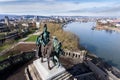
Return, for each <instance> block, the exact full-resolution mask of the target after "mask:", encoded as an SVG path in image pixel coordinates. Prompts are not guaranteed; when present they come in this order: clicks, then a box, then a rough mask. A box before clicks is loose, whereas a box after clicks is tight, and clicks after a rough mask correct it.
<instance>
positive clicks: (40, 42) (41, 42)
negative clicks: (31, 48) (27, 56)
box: [36, 24, 50, 57]
mask: <svg viewBox="0 0 120 80" xmlns="http://www.w3.org/2000/svg"><path fill="white" fill-rule="evenodd" d="M49 37H50V32H49V31H47V24H45V25H44V28H43V32H42V33H41V34H40V35H39V36H38V37H37V40H36V45H37V46H38V47H39V51H38V56H39V57H40V56H41V55H40V50H41V47H42V46H44V47H45V46H46V45H47V44H48V42H49V41H50V39H49Z"/></svg>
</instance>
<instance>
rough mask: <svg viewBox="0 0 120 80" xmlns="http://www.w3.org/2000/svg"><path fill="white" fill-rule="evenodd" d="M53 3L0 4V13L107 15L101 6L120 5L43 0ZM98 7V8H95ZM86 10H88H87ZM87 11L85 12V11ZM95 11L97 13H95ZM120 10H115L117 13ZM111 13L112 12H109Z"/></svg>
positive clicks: (113, 5) (114, 4) (113, 4)
mask: <svg viewBox="0 0 120 80" xmlns="http://www.w3.org/2000/svg"><path fill="white" fill-rule="evenodd" d="M44 1H50V2H53V3H49V2H47V3H44V2H42V3H40V2H39V3H38V2H34V3H33V2H28V3H16V4H4V5H0V13H10V14H36V15H92V16H93V15H95V16H96V15H107V13H105V12H102V9H103V8H106V9H107V8H109V9H110V8H113V7H117V6H120V4H119V3H118V4H116V3H113V2H86V3H73V2H56V1H55V0H44ZM97 9H100V10H97ZM72 10H80V11H81V12H69V11H72ZM87 10H88V11H87ZM86 11H87V12H86ZM96 11H98V12H99V13H97V14H96ZM118 13H120V11H117V13H115V11H114V14H117V15H120V14H118ZM109 15H113V13H112V12H111V13H109Z"/></svg>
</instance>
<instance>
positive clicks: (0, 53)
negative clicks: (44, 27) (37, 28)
mask: <svg viewBox="0 0 120 80" xmlns="http://www.w3.org/2000/svg"><path fill="white" fill-rule="evenodd" d="M40 33H41V32H34V33H33V34H30V35H28V36H27V37H25V38H22V39H20V40H19V42H17V43H14V44H13V45H12V46H11V47H10V48H7V49H5V50H3V51H1V52H0V56H2V55H4V54H5V53H7V52H8V51H9V50H11V49H13V48H14V47H16V46H17V45H18V44H20V43H21V42H22V43H23V42H24V41H25V40H27V39H28V38H29V37H30V36H32V35H39V34H40ZM29 43H34V42H29Z"/></svg>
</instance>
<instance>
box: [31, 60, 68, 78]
mask: <svg viewBox="0 0 120 80" xmlns="http://www.w3.org/2000/svg"><path fill="white" fill-rule="evenodd" d="M44 61H45V62H43V63H41V59H37V60H35V61H34V62H33V65H34V66H35V68H36V70H37V71H38V74H39V75H40V77H41V78H42V80H52V79H53V78H55V77H56V76H59V75H61V74H62V73H64V72H65V71H66V70H65V68H64V67H62V66H59V67H58V66H54V65H53V62H52V61H51V60H50V66H51V67H52V69H51V70H49V69H48V63H47V59H44Z"/></svg>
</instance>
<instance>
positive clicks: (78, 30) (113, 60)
mask: <svg viewBox="0 0 120 80" xmlns="http://www.w3.org/2000/svg"><path fill="white" fill-rule="evenodd" d="M95 25H96V23H95V22H87V23H78V22H74V23H70V24H67V25H66V27H65V28H64V30H66V31H71V32H73V33H75V34H76V35H78V36H79V38H80V45H81V46H84V47H85V48H86V49H87V50H89V51H90V52H92V53H94V54H95V55H97V56H98V57H101V58H102V59H103V60H104V61H106V62H108V63H109V64H111V65H113V66H115V67H117V68H119V69H120V33H118V32H115V31H105V30H101V31H99V30H92V27H93V26H95Z"/></svg>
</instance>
